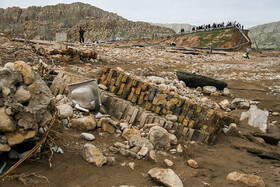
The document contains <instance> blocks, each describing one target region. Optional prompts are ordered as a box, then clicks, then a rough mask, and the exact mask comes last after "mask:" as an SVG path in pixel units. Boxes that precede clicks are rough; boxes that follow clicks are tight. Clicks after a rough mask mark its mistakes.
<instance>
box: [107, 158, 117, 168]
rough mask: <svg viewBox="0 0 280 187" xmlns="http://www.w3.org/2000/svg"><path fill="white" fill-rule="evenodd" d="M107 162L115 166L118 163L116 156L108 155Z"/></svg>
mask: <svg viewBox="0 0 280 187" xmlns="http://www.w3.org/2000/svg"><path fill="white" fill-rule="evenodd" d="M106 163H107V164H108V165H109V166H114V165H116V164H117V161H116V158H115V157H106Z"/></svg>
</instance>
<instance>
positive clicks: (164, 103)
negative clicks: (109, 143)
mask: <svg viewBox="0 0 280 187" xmlns="http://www.w3.org/2000/svg"><path fill="white" fill-rule="evenodd" d="M98 83H99V84H103V85H105V86H107V87H108V89H109V91H110V92H111V93H113V94H114V95H111V94H106V92H102V94H101V95H102V99H103V100H104V99H105V100H106V104H104V105H107V106H109V114H111V115H113V116H115V117H117V118H119V119H121V118H122V119H126V120H128V122H130V123H132V124H134V125H140V127H143V125H144V124H145V123H159V124H160V125H161V126H163V127H164V128H166V129H167V130H169V131H170V130H175V131H176V133H175V135H176V136H177V137H178V138H179V139H180V138H183V139H184V140H195V141H200V142H209V143H212V142H213V141H214V140H215V139H216V136H217V135H218V134H219V133H220V132H221V129H222V127H223V126H224V125H229V124H230V123H231V122H233V119H231V118H229V117H226V116H223V115H222V113H221V112H219V111H215V110H213V109H211V108H207V107H204V106H199V105H197V104H194V103H191V102H190V101H187V100H185V99H183V98H181V97H179V96H176V95H173V94H171V93H168V92H166V91H165V90H160V89H159V88H157V87H154V86H151V85H149V84H148V83H145V82H143V81H141V80H137V79H136V78H134V77H131V76H128V75H126V74H124V73H122V72H119V71H117V70H115V69H111V68H109V67H105V68H104V69H103V71H102V74H101V75H100V76H99V78H98ZM115 95H117V96H119V98H117V97H115ZM120 98H122V99H120ZM124 100H126V101H124ZM103 102H104V101H103ZM131 103H133V105H131ZM128 107H129V108H128ZM131 107H132V108H131ZM147 111H150V112H148V113H147ZM166 115H176V116H177V117H178V120H177V122H171V121H167V120H166V119H165V118H164V116H166ZM181 136H182V137H181Z"/></svg>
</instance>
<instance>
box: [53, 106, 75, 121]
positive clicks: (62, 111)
mask: <svg viewBox="0 0 280 187" xmlns="http://www.w3.org/2000/svg"><path fill="white" fill-rule="evenodd" d="M56 108H57V110H58V117H60V118H68V117H72V116H73V108H72V107H71V106H70V105H68V104H61V105H58V106H57V107H56Z"/></svg>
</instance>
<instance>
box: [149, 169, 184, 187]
mask: <svg viewBox="0 0 280 187" xmlns="http://www.w3.org/2000/svg"><path fill="white" fill-rule="evenodd" d="M148 174H149V175H150V176H151V177H152V178H153V179H154V180H156V181H158V182H160V183H162V184H163V185H164V186H168V187H183V186H184V185H183V183H182V181H181V179H180V178H179V177H178V175H176V173H175V172H174V171H173V170H172V169H162V168H153V169H151V170H149V171H148Z"/></svg>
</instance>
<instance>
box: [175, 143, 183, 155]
mask: <svg viewBox="0 0 280 187" xmlns="http://www.w3.org/2000/svg"><path fill="white" fill-rule="evenodd" d="M176 151H177V153H183V146H182V145H181V144H179V145H177V148H176Z"/></svg>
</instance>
